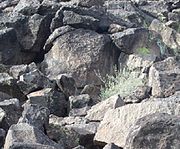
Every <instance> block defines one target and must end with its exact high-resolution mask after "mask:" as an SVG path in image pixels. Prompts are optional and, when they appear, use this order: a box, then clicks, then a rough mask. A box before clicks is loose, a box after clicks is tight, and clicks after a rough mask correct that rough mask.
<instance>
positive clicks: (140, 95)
mask: <svg viewBox="0 0 180 149" xmlns="http://www.w3.org/2000/svg"><path fill="white" fill-rule="evenodd" d="M150 95H151V87H149V86H147V85H144V86H138V87H137V88H136V89H135V91H133V92H132V93H131V94H130V95H128V96H126V97H124V99H123V100H124V102H125V103H126V104H128V103H139V102H141V101H143V100H144V99H147V98H149V97H150Z"/></svg>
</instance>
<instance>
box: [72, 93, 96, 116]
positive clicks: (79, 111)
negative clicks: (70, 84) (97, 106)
mask: <svg viewBox="0 0 180 149" xmlns="http://www.w3.org/2000/svg"><path fill="white" fill-rule="evenodd" d="M69 103H70V112H69V116H85V115H86V114H87V111H88V110H89V109H90V106H92V104H93V102H92V99H91V98H90V96H89V95H88V94H84V95H79V96H70V97H69Z"/></svg>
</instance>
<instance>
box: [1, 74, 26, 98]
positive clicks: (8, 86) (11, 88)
mask: <svg viewBox="0 0 180 149" xmlns="http://www.w3.org/2000/svg"><path fill="white" fill-rule="evenodd" d="M16 81H17V80H16V79H14V78H13V77H12V76H10V75H9V74H7V73H0V91H1V92H3V93H6V94H8V95H9V96H11V97H12V98H18V99H19V100H20V101H24V100H25V99H26V97H25V96H24V94H23V93H22V92H21V91H20V88H19V87H18V85H17V84H16Z"/></svg>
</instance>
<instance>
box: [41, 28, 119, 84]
mask: <svg viewBox="0 0 180 149" xmlns="http://www.w3.org/2000/svg"><path fill="white" fill-rule="evenodd" d="M80 41H81V42H80ZM55 53H56V54H55ZM118 53H119V51H118V50H117V49H116V48H115V47H114V46H113V44H112V43H111V40H110V38H109V37H108V36H107V35H101V34H98V33H96V32H94V31H90V30H84V29H76V30H74V31H69V32H67V33H65V34H63V35H61V36H59V37H58V38H57V39H56V40H55V41H54V42H53V47H52V48H51V50H50V51H49V52H48V53H47V54H46V55H45V59H44V61H43V62H42V68H43V69H44V72H45V74H46V75H47V76H48V77H49V78H50V79H54V78H55V76H57V75H59V74H62V73H67V74H71V75H72V77H73V78H74V79H75V81H76V83H77V87H82V86H84V85H86V84H96V85H100V84H102V82H101V80H100V79H99V77H97V73H98V72H99V73H100V74H101V75H102V77H103V76H105V75H106V74H108V73H111V72H112V70H113V66H114V65H115V63H116V60H117V57H118V55H119V54H118ZM59 57H61V59H59ZM96 72H97V73H96Z"/></svg>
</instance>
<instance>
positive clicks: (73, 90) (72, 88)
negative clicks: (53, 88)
mask: <svg viewBox="0 0 180 149" xmlns="http://www.w3.org/2000/svg"><path fill="white" fill-rule="evenodd" d="M56 83H57V85H58V87H59V88H60V89H61V91H62V92H63V93H64V94H65V95H66V97H69V96H74V95H76V94H77V87H76V82H75V80H74V78H73V77H71V76H69V75H66V74H62V75H59V76H58V77H57V79H56Z"/></svg>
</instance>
